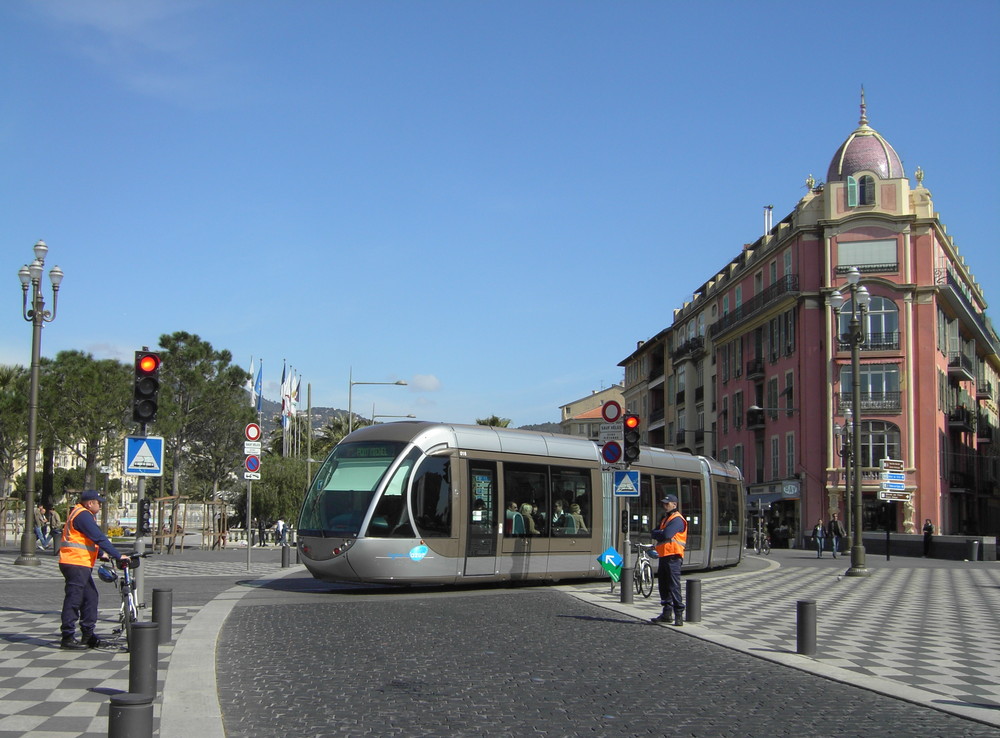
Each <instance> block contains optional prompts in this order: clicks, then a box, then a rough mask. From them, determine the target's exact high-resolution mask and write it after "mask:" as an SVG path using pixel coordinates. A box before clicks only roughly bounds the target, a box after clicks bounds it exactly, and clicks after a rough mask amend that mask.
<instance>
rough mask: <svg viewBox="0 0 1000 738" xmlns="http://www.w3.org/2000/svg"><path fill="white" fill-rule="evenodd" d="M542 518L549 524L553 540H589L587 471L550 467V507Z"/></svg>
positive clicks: (588, 482) (588, 476)
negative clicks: (557, 537) (570, 537)
mask: <svg viewBox="0 0 1000 738" xmlns="http://www.w3.org/2000/svg"><path fill="white" fill-rule="evenodd" d="M542 517H543V518H544V522H551V525H549V526H548V529H549V532H550V534H551V535H553V536H575V537H577V538H589V537H590V531H591V530H592V529H593V525H592V521H591V494H590V470H588V469H571V468H560V467H553V468H552V507H551V509H549V510H547V511H546V512H543V513H542ZM540 532H541V533H543V534H544V532H545V531H540Z"/></svg>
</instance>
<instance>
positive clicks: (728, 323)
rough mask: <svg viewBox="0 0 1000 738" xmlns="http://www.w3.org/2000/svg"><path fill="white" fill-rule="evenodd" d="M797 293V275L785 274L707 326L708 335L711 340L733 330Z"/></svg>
mask: <svg viewBox="0 0 1000 738" xmlns="http://www.w3.org/2000/svg"><path fill="white" fill-rule="evenodd" d="M798 293H799V275H798V274H786V275H785V276H784V277H781V278H780V279H779V280H778V281H777V282H775V283H774V284H772V285H771V286H770V287H768V288H767V289H766V290H764V291H763V292H761V293H760V294H759V295H755V296H754V297H753V298H751V299H750V300H748V301H747V302H745V303H743V304H742V305H740V306H739V307H738V308H736V309H735V310H733V311H732V312H731V313H727V314H726V315H723V316H722V317H721V318H719V319H718V320H717V321H715V322H714V323H713V324H712V325H711V326H709V328H708V335H709V336H710V337H711V338H716V337H717V336H720V335H722V334H723V333H725V332H727V331H729V330H731V329H732V328H735V327H736V326H737V325H739V324H740V323H742V322H743V321H745V320H748V319H749V318H752V317H753V316H754V315H756V314H757V313H759V312H761V311H762V310H764V309H765V308H766V307H768V306H770V305H771V304H772V303H774V302H778V301H779V300H781V299H782V298H785V297H789V296H791V297H794V296H797V295H798Z"/></svg>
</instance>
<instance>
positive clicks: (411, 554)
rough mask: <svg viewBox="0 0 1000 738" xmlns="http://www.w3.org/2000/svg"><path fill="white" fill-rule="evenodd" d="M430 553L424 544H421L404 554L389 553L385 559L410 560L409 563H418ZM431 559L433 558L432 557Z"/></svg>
mask: <svg viewBox="0 0 1000 738" xmlns="http://www.w3.org/2000/svg"><path fill="white" fill-rule="evenodd" d="M428 553H430V549H429V548H428V547H427V545H426V544H423V543H421V544H420V545H419V546H414V547H413V548H411V549H410V550H409V551H408V552H406V553H391V554H389V555H388V557H387V558H390V559H410V561H420V560H422V559H423V558H424V557H426V556H427V554H428ZM432 558H433V557H432Z"/></svg>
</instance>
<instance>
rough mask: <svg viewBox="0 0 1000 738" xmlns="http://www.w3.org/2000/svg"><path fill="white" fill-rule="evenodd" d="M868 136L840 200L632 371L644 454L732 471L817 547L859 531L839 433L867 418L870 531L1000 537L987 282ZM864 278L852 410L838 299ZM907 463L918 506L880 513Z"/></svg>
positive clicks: (839, 156)
mask: <svg viewBox="0 0 1000 738" xmlns="http://www.w3.org/2000/svg"><path fill="white" fill-rule="evenodd" d="M923 179H924V174H923V172H922V171H920V170H919V169H918V170H917V171H916V172H915V180H916V186H915V187H914V186H912V185H911V182H910V180H909V179H908V178H907V177H906V175H905V173H904V172H903V167H902V164H901V161H900V158H899V156H898V155H897V154H896V152H895V151H894V150H893V148H892V146H891V145H890V144H889V143H888V141H886V139H885V138H883V137H882V136H881V135H880V134H879V133H878V132H877V131H875V130H874V129H873V128H872V127H871V126H870V125H869V123H868V119H867V115H866V109H865V104H864V98H862V105H861V119H860V121H859V124H858V127H857V128H856V129H855V130H854V131H853V132H851V133H850V135H849V136H848V137H847V139H846V140H845V141H844V142H843V143H842V144H841V145H840V147H839V148H837V150H836V152H835V153H834V156H833V159H832V160H831V162H830V166H829V169H828V171H827V177H826V182H825V183H817V182H815V181H814V180H813V179H812V177H811V176H810V178H809V179H808V180H807V182H806V184H807V189H808V192H807V194H806V195H805V197H803V198H802V199H801V200H800V201H799V202H798V203H797V204H796V206H795V208H794V209H793V210H792V212H791V213H789V214H788V215H787V216H786V217H784V218H783V219H781V220H780V221H779V222H778V223H777V224H773V223H772V221H771V215H770V214H771V211H770V208H766V209H765V229H764V230H765V232H764V235H763V236H762V237H761V238H759V239H758V240H757V241H755V242H754V243H752V244H747V245H745V246H744V247H743V248H742V249H741V250H740V252H739V254H738V255H737V256H736V257H735V258H734V259H732V260H731V261H730V262H729V263H728V264H726V265H724V266H723V268H722V269H720V270H719V271H718V272H717V273H716V274H715V275H714V276H712V278H711V279H709V280H708V281H707V282H705V283H704V284H702V285H701V286H700V287H699V288H698V289H697V290H696V291H695V292H694V294H693V297H692V299H691V300H690V301H689V302H687V303H685V304H684V305H683V306H682V307H681V308H679V309H677V310H675V311H674V316H673V323H672V324H671V325H670V326H669V327H668V328H666V329H664V330H663V331H661V332H660V333H658V334H657V335H656V336H654V337H653V338H652V339H650V340H648V341H645V342H641V343H640V344H639V345H638V346H637V348H636V350H635V351H634V352H633V353H632V354H631V355H630V356H628V357H626V358H625V359H624V360H623V361H622V362H621V364H620V365H621V366H623V367H624V369H625V393H624V394H625V399H626V402H627V403H628V404H629V405H630V406H632V407H638V408H641V410H640V412H641V414H642V415H643V418H644V420H645V421H646V422H645V424H644V431H645V434H646V440H647V441H648V442H649V443H650V444H651V445H654V446H663V447H673V448H682V449H687V450H690V451H693V452H696V453H704V454H709V455H713V456H715V457H717V458H718V459H720V460H721V461H727V462H732V463H734V464H736V465H737V466H739V467H740V468H741V470H742V471H743V473H744V477H745V479H746V480H747V484H748V488H749V505H750V507H751V508H755V507H759V508H762V509H763V508H765V507H766V508H767V510H768V512H767V517H768V521H769V525H770V526H771V527H772V533H773V534H774V535H775V536H776V537H777V538H778V539H779V542H780V540H781V539H782V538H785V537H787V538H788V539H789V540H791V541H798V543H799V544H801V542H802V538H803V535H804V534H807V533H808V531H809V529H810V528H811V526H812V524H813V523H814V522H815V521H816V519H817V518H822V519H824V520H827V519H829V516H830V515H831V514H832V513H833V512H839V513H840V515H841V518H842V519H845V520H849V519H850V510H849V506H848V502H849V500H848V497H849V495H848V489H849V486H848V479H847V476H848V475H846V474H845V468H844V460H845V457H844V455H843V452H844V449H843V444H842V442H841V437H840V436H838V434H837V433H836V430H837V427H838V426H840V427H841V428H843V427H844V426H846V425H849V421H848V419H849V417H850V413H852V412H853V413H858V412H860V426H861V439H860V443H856V444H855V447H856V448H857V450H858V453H860V454H861V459H862V461H861V467H862V474H861V478H862V487H863V489H862V494H863V515H864V529H865V530H884V529H886V527H888V528H889V529H890V530H893V531H896V532H905V533H912V532H917V531H919V530H920V528H921V526H922V525H923V523H924V521H925V520H927V519H930V520H931V521H932V522H933V524H934V525H935V526H936V529H937V530H938V531H939V532H941V533H946V534H967V535H997V534H998V533H1000V483H998V480H1000V463H998V462H1000V453H998V451H997V449H996V448H995V440H994V438H995V435H996V429H997V427H998V425H997V423H998V421H997V417H998V416H997V388H998V384H997V381H998V379H997V378H998V375H1000V357H998V349H1000V342H998V339H997V334H996V332H995V331H994V329H993V327H992V325H991V323H990V321H989V320H988V319H987V317H986V313H985V310H986V301H985V299H984V296H983V292H982V289H981V288H980V286H979V284H978V283H977V282H976V280H975V277H974V276H973V274H972V271H971V268H970V266H969V265H968V264H966V262H965V260H964V258H963V257H962V256H961V255H960V253H959V250H958V247H957V246H956V245H955V242H954V240H953V239H952V238H951V237H950V236H949V235H948V234H947V231H946V228H945V226H944V225H943V224H942V222H941V220H940V218H939V216H938V214H937V213H935V212H934V207H933V203H932V200H931V193H930V191H929V190H928V189H927V188H926V187H925V186H924V184H923ZM852 268H855V269H856V270H857V271H858V272H860V275H861V278H860V282H859V284H860V285H862V286H864V287H865V288H866V289H867V291H868V294H869V295H870V300H869V302H868V305H867V312H864V313H863V314H862V317H861V322H862V324H863V328H864V342H863V343H862V344H861V346H860V356H861V365H860V371H859V374H858V379H859V385H860V393H861V395H860V396H861V399H860V408H854V407H853V395H852V390H853V381H854V372H853V370H852V366H851V350H850V349H851V345H850V341H849V340H848V335H849V334H848V329H849V320H850V314H851V309H852V305H851V304H850V302H849V301H848V303H847V304H846V305H844V306H843V307H842V308H841V309H840V311H839V313H838V312H837V311H835V310H834V306H833V305H831V300H830V298H831V295H833V294H834V293H835V292H838V291H844V287H845V285H846V284H847V281H846V280H847V275H848V273H849V272H850V271H851V270H852ZM883 458H889V459H897V460H902V461H903V463H904V468H905V472H906V481H905V487H906V492H908V493H911V498H910V501H898V502H890V501H885V500H883V499H880V488H881V484H882V480H881V469H880V463H881V460H882V459H883Z"/></svg>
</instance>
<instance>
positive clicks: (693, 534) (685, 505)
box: [680, 479, 705, 551]
mask: <svg viewBox="0 0 1000 738" xmlns="http://www.w3.org/2000/svg"><path fill="white" fill-rule="evenodd" d="M680 482H681V494H680V501H681V513H682V514H683V515H684V519H685V520H687V524H688V538H687V549H688V550H689V551H698V550H700V549H701V548H702V547H703V546H704V542H703V541H704V533H705V527H704V518H705V508H704V505H705V496H704V495H703V494H702V492H701V480H700V479H681V480H680Z"/></svg>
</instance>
